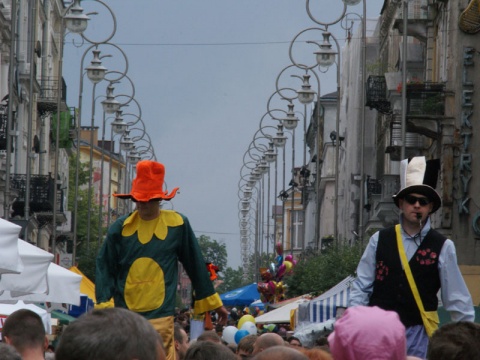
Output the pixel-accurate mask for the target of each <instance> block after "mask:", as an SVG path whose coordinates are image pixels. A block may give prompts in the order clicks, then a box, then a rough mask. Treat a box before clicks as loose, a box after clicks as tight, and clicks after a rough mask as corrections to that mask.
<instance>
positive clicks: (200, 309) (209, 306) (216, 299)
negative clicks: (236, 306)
mask: <svg viewBox="0 0 480 360" xmlns="http://www.w3.org/2000/svg"><path fill="white" fill-rule="evenodd" d="M222 305H223V302H222V300H221V299H220V295H218V293H215V294H213V295H210V296H208V297H206V298H204V299H201V300H195V304H194V307H193V313H194V314H195V315H198V314H203V313H204V312H207V311H212V310H215V309H217V308H219V307H220V306H222Z"/></svg>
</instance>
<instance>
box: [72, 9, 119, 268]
mask: <svg viewBox="0 0 480 360" xmlns="http://www.w3.org/2000/svg"><path fill="white" fill-rule="evenodd" d="M93 3H95V4H100V5H101V6H102V7H104V8H105V9H106V10H107V11H108V12H109V13H110V15H111V17H112V21H113V28H112V32H111V33H110V34H109V35H107V36H106V37H104V38H101V39H91V38H89V37H87V36H86V35H85V34H84V33H82V34H81V36H82V39H83V40H84V41H86V42H87V43H88V44H91V45H90V46H88V47H87V49H86V50H85V51H84V53H83V55H82V57H81V60H80V71H79V91H78V111H77V114H78V116H77V124H76V130H77V144H76V145H77V152H76V156H77V158H76V166H75V195H74V211H73V215H74V217H73V219H74V221H73V254H72V257H73V259H72V261H73V265H74V264H75V261H76V250H77V240H78V239H77V237H78V200H79V199H78V197H79V196H78V190H79V186H80V183H79V173H80V133H81V128H82V127H81V126H82V125H81V122H82V103H83V79H84V76H83V75H84V72H83V62H84V60H85V56H86V54H87V53H88V52H89V51H90V50H92V49H95V50H93V51H97V50H98V46H99V45H102V44H107V43H108V42H109V41H110V40H111V39H112V38H113V36H114V35H115V32H116V28H117V20H116V16H115V14H114V12H113V11H112V9H111V8H110V7H109V6H108V5H107V4H106V3H105V2H103V1H101V0H95V1H93ZM77 4H79V0H75V1H74V5H77ZM77 20H78V19H77ZM77 20H74V21H72V22H74V23H75V22H77ZM94 58H95V54H94ZM98 59H99V56H98ZM95 61H97V60H95ZM97 65H98V63H97ZM96 70H99V69H98V68H97V69H96ZM96 70H94V71H93V73H95V72H96ZM100 72H101V71H100ZM91 75H92V74H91ZM94 75H95V74H94ZM97 75H98V73H97ZM95 79H96V78H95V77H94V80H95Z"/></svg>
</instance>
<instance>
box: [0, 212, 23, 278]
mask: <svg viewBox="0 0 480 360" xmlns="http://www.w3.org/2000/svg"><path fill="white" fill-rule="evenodd" d="M21 229H22V228H21V227H20V226H18V225H16V224H13V223H11V222H9V221H7V220H4V219H0V249H2V252H1V254H0V276H1V275H2V274H5V273H7V274H8V273H16V274H18V273H19V272H21V271H22V269H23V264H22V262H21V261H20V255H19V254H18V246H17V240H18V234H20V230H21Z"/></svg>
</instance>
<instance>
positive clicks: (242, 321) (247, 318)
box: [237, 315, 255, 329]
mask: <svg viewBox="0 0 480 360" xmlns="http://www.w3.org/2000/svg"><path fill="white" fill-rule="evenodd" d="M247 321H250V322H252V323H254V324H255V318H254V317H253V316H252V315H243V316H242V317H241V318H240V320H238V324H237V328H238V329H240V328H241V327H242V325H243V324H245V323H246V322H247Z"/></svg>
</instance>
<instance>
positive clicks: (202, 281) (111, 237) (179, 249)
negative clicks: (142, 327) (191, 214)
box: [95, 210, 222, 320]
mask: <svg viewBox="0 0 480 360" xmlns="http://www.w3.org/2000/svg"><path fill="white" fill-rule="evenodd" d="M178 261H180V262H181V263H182V264H183V267H184V268H185V271H186V272H187V274H188V276H189V278H190V280H191V282H192V285H193V288H194V291H195V298H196V300H195V304H194V312H195V313H196V314H201V313H204V312H206V311H211V310H214V309H216V308H218V307H220V306H222V301H221V300H220V297H219V296H218V294H217V293H216V292H215V290H214V288H213V285H212V282H211V281H210V278H209V274H208V272H207V269H206V266H205V261H204V259H203V257H202V255H201V251H200V247H199V245H198V242H197V239H196V237H195V235H194V233H193V230H192V228H191V227H190V224H189V222H188V219H187V218H186V217H185V216H183V215H181V214H179V213H177V212H175V211H172V210H161V211H160V215H159V217H158V218H156V219H154V220H150V221H144V220H142V219H140V217H139V216H138V212H137V211H135V212H133V213H132V214H130V215H129V216H123V217H121V218H119V219H118V220H117V221H115V223H113V224H112V225H111V226H110V228H109V230H108V233H107V237H106V240H105V242H104V244H103V246H102V248H101V250H100V252H99V254H98V257H97V268H96V281H95V283H96V286H95V294H96V298H97V303H103V302H107V301H109V300H110V299H111V298H112V297H113V299H114V303H115V306H116V307H124V308H127V309H130V310H132V311H134V312H137V313H139V314H141V315H143V316H144V317H145V318H147V319H149V320H151V319H158V318H163V317H167V316H172V315H173V314H174V307H175V295H176V289H177V283H178V266H177V264H178Z"/></svg>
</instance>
